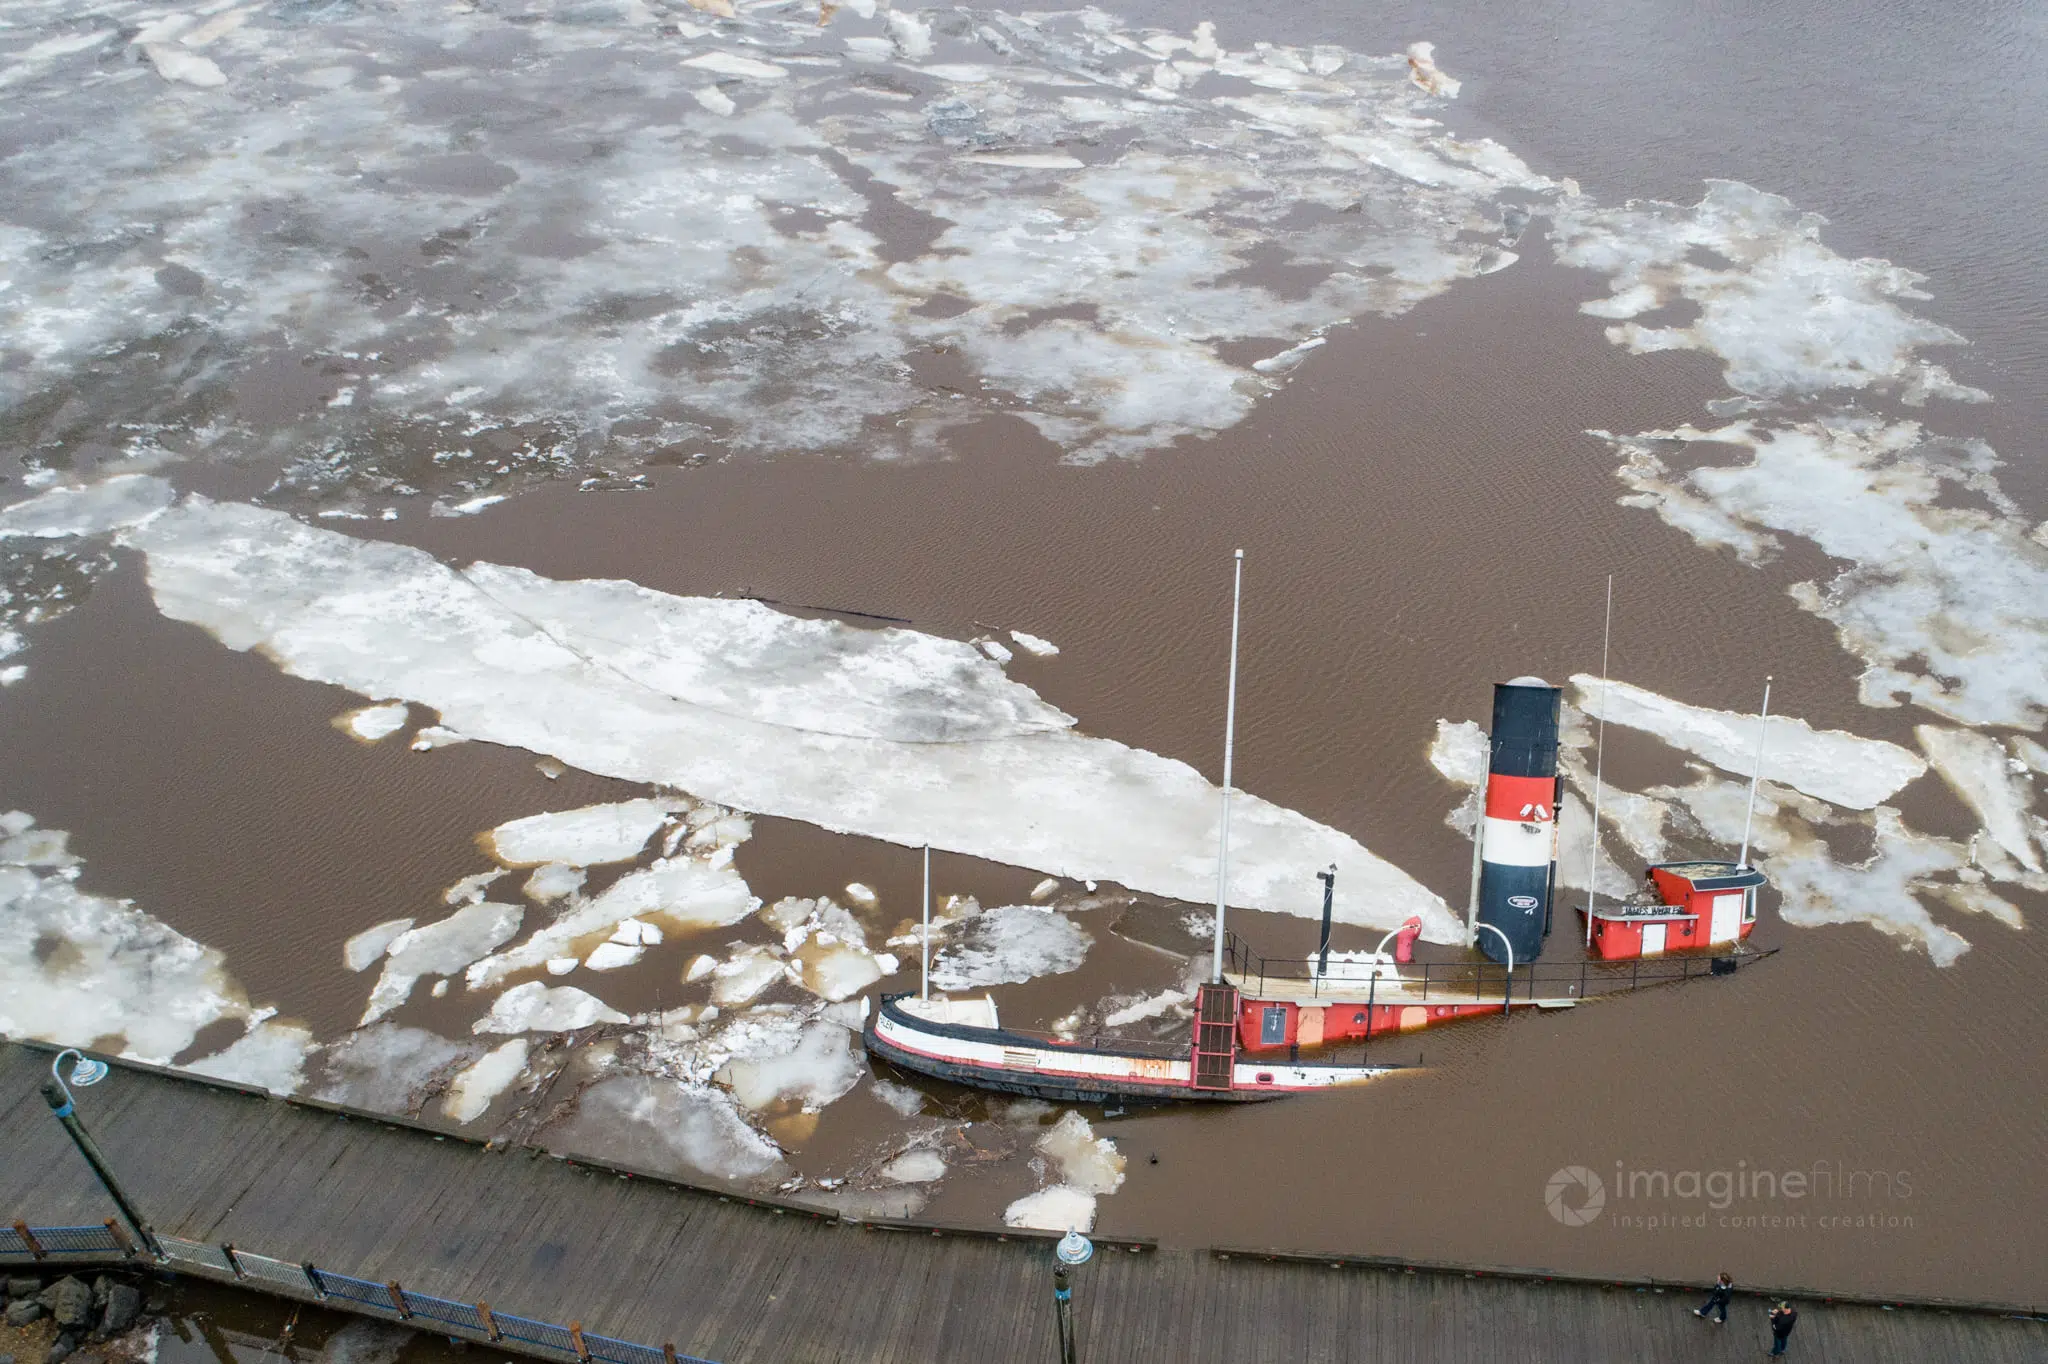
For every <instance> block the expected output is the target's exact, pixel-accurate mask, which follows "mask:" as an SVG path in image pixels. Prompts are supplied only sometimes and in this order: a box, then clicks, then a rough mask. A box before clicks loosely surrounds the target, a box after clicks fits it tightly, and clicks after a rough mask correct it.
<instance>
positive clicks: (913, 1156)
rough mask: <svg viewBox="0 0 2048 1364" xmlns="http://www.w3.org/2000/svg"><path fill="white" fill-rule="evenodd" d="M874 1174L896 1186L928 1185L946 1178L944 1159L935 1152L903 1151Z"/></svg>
mask: <svg viewBox="0 0 2048 1364" xmlns="http://www.w3.org/2000/svg"><path fill="white" fill-rule="evenodd" d="M876 1173H878V1174H880V1175H881V1176H882V1178H884V1179H886V1180H889V1181H891V1182H893V1183H896V1184H930V1183H933V1182H934V1181H936V1180H940V1179H944V1178H945V1177H946V1158H945V1157H944V1156H942V1155H940V1154H939V1153H938V1152H937V1151H931V1150H926V1149H923V1148H919V1149H917V1150H914V1151H905V1152H904V1153H903V1154H902V1155H900V1156H898V1157H896V1159H894V1160H892V1161H890V1162H889V1163H888V1164H887V1165H884V1166H883V1167H882V1168H881V1169H880V1170H878V1171H877V1172H876Z"/></svg>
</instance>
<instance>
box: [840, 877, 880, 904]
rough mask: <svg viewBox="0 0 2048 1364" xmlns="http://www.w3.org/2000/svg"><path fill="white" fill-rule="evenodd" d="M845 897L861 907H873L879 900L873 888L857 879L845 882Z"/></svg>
mask: <svg viewBox="0 0 2048 1364" xmlns="http://www.w3.org/2000/svg"><path fill="white" fill-rule="evenodd" d="M846 898H847V899H849V900H851V901H853V902H854V903H855V904H857V905H859V906H860V907H861V908H862V909H873V908H874V907H875V905H876V904H877V903H878V902H879V900H878V897H877V896H876V895H875V892H874V888H873V887H871V886H867V885H863V884H862V883H861V882H859V881H849V882H847V883H846Z"/></svg>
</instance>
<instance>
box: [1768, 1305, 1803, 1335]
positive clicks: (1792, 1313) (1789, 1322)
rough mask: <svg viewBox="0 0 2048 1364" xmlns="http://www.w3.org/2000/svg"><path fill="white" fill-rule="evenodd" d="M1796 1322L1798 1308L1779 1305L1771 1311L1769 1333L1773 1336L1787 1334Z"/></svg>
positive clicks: (1790, 1332) (1797, 1321) (1797, 1319)
mask: <svg viewBox="0 0 2048 1364" xmlns="http://www.w3.org/2000/svg"><path fill="white" fill-rule="evenodd" d="M1798 1324H1799V1309H1798V1308H1796V1307H1780V1308H1778V1309H1777V1310H1776V1311H1774V1312H1772V1313H1771V1334H1772V1335H1774V1336H1789V1335H1791V1334H1792V1328H1793V1327H1794V1326H1796V1325H1798Z"/></svg>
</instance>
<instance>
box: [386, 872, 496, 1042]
mask: <svg viewBox="0 0 2048 1364" xmlns="http://www.w3.org/2000/svg"><path fill="white" fill-rule="evenodd" d="M525 918H526V911H525V910H524V909H522V908H520V907H519V906H518V905H503V904H497V903H495V902H493V901H490V900H477V901H475V902H473V903H470V904H467V905H464V906H463V907H462V908H461V909H458V910H456V911H455V912H454V913H453V914H450V915H449V916H448V917H447V918H445V919H440V920H437V921H436V922H434V923H430V924H424V925H422V926H420V927H418V928H409V929H407V930H406V931H405V932H403V933H400V934H399V935H398V936H397V937H395V938H393V939H392V940H391V943H390V945H389V946H388V947H386V948H385V949H384V970H383V973H382V974H381V975H379V976H378V977H377V983H376V985H374V986H372V987H371V989H370V1001H369V1003H368V1004H367V1005H365V1006H364V1009H363V1018H362V1023H361V1024H360V1025H359V1026H365V1027H366V1026H368V1025H369V1024H372V1023H375V1022H376V1021H377V1020H378V1019H380V1018H383V1017H384V1016H385V1015H386V1014H388V1013H390V1012H391V1011H392V1010H393V1009H396V1008H397V1007H398V1006H399V1005H401V1004H403V1003H405V1001H406V1000H407V999H410V998H411V997H412V987H413V984H414V982H416V981H417V980H419V978H420V977H421V976H428V975H434V976H459V975H461V974H462V973H463V971H464V970H465V969H466V968H468V967H469V965H470V963H472V962H474V961H476V960H477V959H478V958H479V957H483V956H485V955H486V954H488V953H489V952H490V951H491V950H492V949H493V948H495V947H497V946H498V945H500V944H501V943H504V942H506V941H508V940H509V939H510V938H511V937H512V935H513V934H515V933H517V932H518V931H519V925H520V923H521V922H522V921H523V920H524V919H525Z"/></svg>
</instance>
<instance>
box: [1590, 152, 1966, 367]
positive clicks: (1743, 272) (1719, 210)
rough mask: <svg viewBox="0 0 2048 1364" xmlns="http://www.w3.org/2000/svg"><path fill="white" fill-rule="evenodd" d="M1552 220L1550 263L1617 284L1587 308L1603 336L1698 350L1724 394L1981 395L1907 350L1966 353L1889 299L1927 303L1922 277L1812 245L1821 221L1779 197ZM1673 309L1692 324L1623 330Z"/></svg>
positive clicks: (1731, 196)
mask: <svg viewBox="0 0 2048 1364" xmlns="http://www.w3.org/2000/svg"><path fill="white" fill-rule="evenodd" d="M1552 221H1553V233H1554V238H1553V239H1554V242H1555V245H1556V250H1557V258H1558V259H1559V260H1560V261H1561V262H1563V263H1564V264H1566V265H1576V266H1580V267H1582V268H1584V269H1588V270H1595V271H1598V272H1600V273H1601V274H1604V275H1606V276H1608V278H1609V282H1610V284H1611V285H1612V287H1613V290H1614V292H1613V294H1612V295H1610V296H1609V297H1608V298H1605V299H1602V300H1600V301H1598V302H1594V303H1588V304H1586V305H1585V307H1584V311H1585V312H1587V313H1590V314H1592V315H1594V316H1596V317H1608V318H1615V319H1623V320H1621V321H1618V322H1617V325H1615V326H1613V327H1610V328H1609V329H1608V333H1607V334H1608V336H1609V338H1610V339H1612V340H1613V341H1615V342H1616V343H1618V344H1621V345H1625V346H1627V347H1628V348H1629V349H1631V350H1634V351H1639V352H1640V351H1658V350H1678V349H1685V350H1701V351H1706V352H1708V353H1710V354H1712V355H1715V356H1718V357H1719V358H1720V359H1721V360H1722V362H1723V363H1724V365H1725V366H1726V373H1727V382H1728V385H1729V387H1731V388H1733V389H1735V390H1736V391H1737V392H1738V393H1744V394H1750V395H1754V396H1758V397H1779V396H1784V395H1787V394H1795V393H1798V394H1803V393H1813V392H1820V391H1824V390H1828V389H1862V388H1873V387H1875V388H1885V389H1890V390H1893V391H1896V392H1898V393H1899V394H1900V395H1901V396H1903V397H1905V398H1906V399H1907V400H1908V401H1921V400H1924V399H1925V398H1927V397H1929V396H1935V397H1946V398H1966V399H1971V398H1982V397H1984V396H1985V395H1984V394H1983V393H1981V392H1980V391H1978V390H1976V389H1971V388H1966V387H1964V386H1963V385H1961V384H1958V383H1956V381H1955V380H1954V379H1952V378H1951V377H1950V376H1949V373H1948V371H1947V370H1946V369H1944V368H1942V367H1941V366H1940V365H1938V364H1934V363H1933V362H1931V361H1928V360H1925V359H1922V358H1921V357H1920V356H1919V355H1918V354H1917V352H1918V351H1919V349H1920V348H1921V347H1924V346H1956V345H1961V344H1962V343H1963V338H1962V337H1961V336H1959V335H1957V334H1956V333H1955V332H1953V331H1950V330H1949V329H1948V328H1946V327H1944V326H1941V325H1940V324H1938V323H1935V322H1930V321H1928V320H1927V319H1925V318H1922V317H1918V316H1916V315H1914V314H1913V313H1910V312H1908V311H1907V310H1906V309H1904V308H1902V307H1900V306H1899V304H1898V303H1897V302H1896V301H1895V300H1898V299H1909V300H1919V299H1924V298H1926V297H1927V295H1926V294H1925V293H1922V292H1921V291H1920V290H1919V289H1918V288H1917V287H1916V286H1918V285H1919V284H1920V283H1921V281H1922V277H1921V276H1919V275H1916V274H1914V273H1913V272H1912V271H1910V270H1906V269H1902V268H1900V267H1899V266H1896V265H1893V264H1892V263H1891V262H1889V261H1883V260H1872V259H1867V258H1866V259H1860V260H1852V259H1850V258H1848V257H1845V256H1841V255H1838V254H1837V253H1836V252H1834V251H1833V250H1831V249H1829V248H1828V247H1827V246H1826V245H1824V244H1823V243H1822V242H1821V240H1820V230H1821V228H1822V227H1824V226H1825V225H1826V221H1827V220H1826V219H1824V218H1822V217H1821V216H1820V215H1818V214H1814V213H1801V212H1799V211H1798V210H1797V209H1795V208H1794V207H1793V206H1792V203H1791V201H1790V200H1787V199H1784V198H1782V197H1780V196H1778V195H1775V194H1770V193H1767V192H1765V191H1763V190H1759V189H1754V188H1752V187H1750V186H1748V185H1745V184H1741V183H1738V182H1736V181H1732V180H1710V181H1708V182H1707V192H1706V195H1705V197H1703V198H1702V199H1701V200H1700V202H1699V203H1697V204H1692V205H1679V204H1668V203H1661V202H1656V201H1635V200H1631V201H1630V202H1629V203H1627V204H1626V205H1624V206H1622V207H1620V208H1607V207H1603V206H1601V205H1599V204H1597V203H1595V202H1594V201H1592V200H1590V199H1588V198H1584V197H1577V198H1573V199H1569V200H1566V201H1563V202H1561V203H1560V204H1559V205H1558V206H1557V208H1556V211H1555V216H1554V218H1553V220H1552ZM1681 301H1683V302H1689V303H1692V304H1695V305H1697V306H1698V309H1699V316H1698V318H1697V319H1696V320H1695V321H1694V322H1692V323H1691V325H1689V326H1663V327H1648V326H1644V325H1642V324H1640V323H1638V322H1635V321H1633V320H1629V319H1634V318H1637V317H1642V316H1644V315H1647V314H1650V313H1654V312H1656V311H1658V310H1660V309H1662V308H1665V307H1667V306H1669V305H1671V304H1673V303H1677V302H1681Z"/></svg>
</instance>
